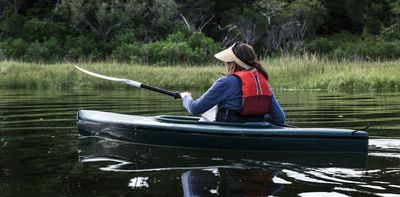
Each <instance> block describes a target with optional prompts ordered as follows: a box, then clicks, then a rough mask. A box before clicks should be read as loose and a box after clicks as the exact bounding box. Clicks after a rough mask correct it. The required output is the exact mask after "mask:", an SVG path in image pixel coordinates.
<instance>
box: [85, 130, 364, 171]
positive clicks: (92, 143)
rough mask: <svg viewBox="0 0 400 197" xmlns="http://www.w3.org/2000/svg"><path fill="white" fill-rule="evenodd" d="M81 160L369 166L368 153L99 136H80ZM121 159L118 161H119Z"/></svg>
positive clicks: (149, 164)
mask: <svg viewBox="0 0 400 197" xmlns="http://www.w3.org/2000/svg"><path fill="white" fill-rule="evenodd" d="M78 152H79V158H80V161H81V162H93V161H110V162H111V163H113V164H110V165H108V166H106V167H103V168H102V170H105V171H153V170H165V169H192V168H193V167H200V168H201V167H204V166H218V167H221V166H222V167H226V166H228V167H232V166H233V165H234V166H236V167H237V166H249V165H250V166H252V165H253V164H257V165H260V164H262V165H261V166H265V165H268V164H273V165H274V166H275V165H276V164H284V165H286V164H288V163H289V164H292V165H293V164H294V165H301V166H303V167H347V168H365V167H366V166H367V158H368V157H367V154H356V153H348V154H344V153H329V154H328V153H318V152H315V153H312V152H307V153H301V152H296V153H291V152H241V151H217V150H215V151H213V150H201V149H184V148H170V147H159V146H148V145H142V144H133V143H126V142H121V141H116V140H109V139H104V138H98V137H85V138H81V139H80V140H79V151H78ZM115 162H117V164H115Z"/></svg>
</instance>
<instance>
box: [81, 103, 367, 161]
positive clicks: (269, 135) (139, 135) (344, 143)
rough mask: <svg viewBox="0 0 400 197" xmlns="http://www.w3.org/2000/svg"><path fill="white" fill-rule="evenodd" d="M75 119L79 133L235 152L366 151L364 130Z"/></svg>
mask: <svg viewBox="0 0 400 197" xmlns="http://www.w3.org/2000/svg"><path fill="white" fill-rule="evenodd" d="M163 118H164V119H163ZM77 119H78V129H79V132H80V134H81V135H84V136H100V137H105V138H112V139H117V140H122V141H128V142H133V143H140V144H149V145H158V146H172V147H185V148H196V149H222V150H237V151H279V152H281V151H283V152H284V151H287V152H357V153H367V152H368V134H367V133H366V132H363V131H353V130H345V129H323V128H320V129H315V128H310V129H307V128H287V127H278V126H274V125H270V124H265V123H260V124H258V125H257V124H250V125H246V126H242V125H243V124H242V125H240V124H235V123H234V124H230V123H222V124H218V123H217V124H213V123H204V122H201V123H199V122H198V121H191V120H192V118H190V117H179V116H173V118H169V119H168V118H165V117H143V116H131V115H122V114H115V113H108V112H99V111H88V110H80V111H78V114H77ZM174 120H178V121H174ZM179 120H184V121H183V122H181V123H180V122H179ZM238 125H240V126H238Z"/></svg>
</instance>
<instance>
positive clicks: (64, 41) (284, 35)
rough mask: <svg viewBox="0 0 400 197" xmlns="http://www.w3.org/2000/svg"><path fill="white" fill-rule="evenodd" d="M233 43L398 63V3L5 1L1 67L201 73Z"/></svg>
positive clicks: (0, 9) (262, 50)
mask: <svg viewBox="0 0 400 197" xmlns="http://www.w3.org/2000/svg"><path fill="white" fill-rule="evenodd" d="M235 41H243V42H246V43H249V44H251V45H253V46H254V47H255V48H256V50H257V52H258V53H259V54H258V55H259V56H260V57H265V56H271V55H282V54H290V55H294V54H303V53H313V54H314V53H316V54H319V55H323V56H327V57H330V58H340V59H392V58H398V57H400V0H336V1H331V0H229V1H220V0H187V1H185V0H113V1H105V0H0V60H1V59H3V60H4V59H12V60H20V61H38V62H54V61H104V60H115V61H124V62H137V63H158V64H163V63H165V64H174V63H196V64H198V63H207V62H210V61H211V60H212V58H211V57H212V56H211V55H212V54H214V53H215V52H217V51H218V50H220V49H221V48H225V47H227V46H229V45H230V44H232V43H233V42H235Z"/></svg>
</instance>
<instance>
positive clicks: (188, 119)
mask: <svg viewBox="0 0 400 197" xmlns="http://www.w3.org/2000/svg"><path fill="white" fill-rule="evenodd" d="M154 118H155V120H157V121H159V122H166V123H178V124H193V125H210V126H211V125H213V126H217V125H218V126H227V127H229V126H231V127H244V128H272V127H278V126H275V125H273V124H271V123H269V122H245V123H231V122H207V121H199V120H200V117H194V116H173V115H160V116H155V117H154Z"/></svg>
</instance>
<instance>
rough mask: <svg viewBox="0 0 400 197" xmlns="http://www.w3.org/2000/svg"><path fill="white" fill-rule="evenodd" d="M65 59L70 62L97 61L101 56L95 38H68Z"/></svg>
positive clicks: (65, 46)
mask: <svg viewBox="0 0 400 197" xmlns="http://www.w3.org/2000/svg"><path fill="white" fill-rule="evenodd" d="M64 49H65V58H67V59H69V60H75V61H76V60H95V59H97V58H99V57H100V56H101V53H100V52H99V47H98V44H97V42H96V41H95V39H94V38H88V37H85V36H78V37H72V36H68V37H67V39H66V41H65V44H64Z"/></svg>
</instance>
